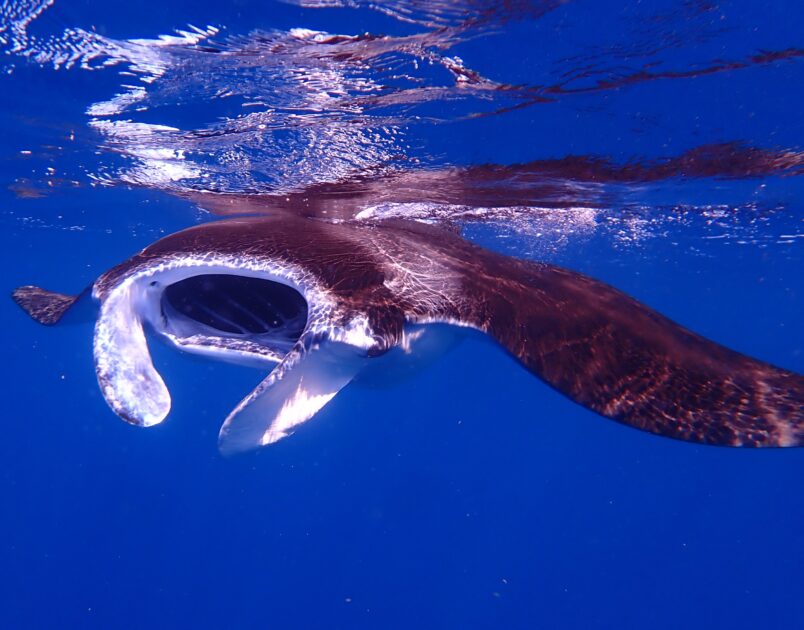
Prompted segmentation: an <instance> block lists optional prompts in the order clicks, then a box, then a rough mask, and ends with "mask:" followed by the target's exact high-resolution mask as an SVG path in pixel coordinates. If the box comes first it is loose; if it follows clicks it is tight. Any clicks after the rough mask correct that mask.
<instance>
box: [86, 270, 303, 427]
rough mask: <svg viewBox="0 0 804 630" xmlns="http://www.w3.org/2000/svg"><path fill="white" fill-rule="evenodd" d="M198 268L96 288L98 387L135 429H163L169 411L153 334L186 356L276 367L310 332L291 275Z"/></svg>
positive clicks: (146, 274) (140, 274)
mask: <svg viewBox="0 0 804 630" xmlns="http://www.w3.org/2000/svg"><path fill="white" fill-rule="evenodd" d="M193 262H194V261H191V260H188V259H185V260H182V259H177V260H174V261H172V264H157V265H150V266H149V267H147V268H146V269H144V270H139V271H137V272H135V273H132V274H130V275H124V276H123V277H122V278H120V279H119V281H118V282H117V283H116V285H114V286H112V287H109V288H106V286H105V285H106V283H108V282H109V278H108V277H105V276H104V277H101V279H100V280H99V281H98V283H96V290H95V294H96V297H99V299H100V301H101V308H100V314H99V317H98V321H97V324H96V327H95V339H94V344H93V345H94V354H95V362H96V367H97V374H98V381H99V383H100V385H101V389H102V391H103V394H104V396H105V398H106V400H107V401H108V403H109V405H110V406H111V407H112V409H114V411H115V412H116V413H117V414H118V415H120V417H122V418H124V419H125V420H126V421H128V422H130V423H132V424H136V425H141V426H150V425H153V424H157V423H159V422H161V421H162V420H163V419H164V418H165V416H166V415H167V413H168V411H169V410H170V396H169V394H168V391H167V388H166V387H165V385H164V383H163V381H162V378H161V377H160V375H159V374H158V372H157V371H156V370H155V368H154V366H153V363H152V362H151V357H150V353H149V351H148V345H147V343H146V334H145V333H146V332H149V333H151V334H153V335H155V336H158V337H160V338H162V339H164V340H166V341H168V342H169V343H170V344H172V345H174V346H175V347H177V348H179V349H181V350H184V351H187V352H192V353H196V354H201V355H205V356H208V357H210V358H214V359H220V360H223V361H229V362H235V363H239V364H248V365H255V366H259V367H266V366H267V367H269V368H272V367H274V366H275V365H276V364H278V363H280V362H281V361H282V359H283V358H284V357H285V356H286V355H287V354H288V353H289V352H290V351H291V349H292V348H293V346H294V345H295V344H296V342H297V341H298V340H299V338H300V337H301V335H302V333H303V332H304V330H305V328H306V326H307V323H308V305H307V300H306V299H305V297H304V296H303V295H302V293H301V292H300V291H299V288H298V287H297V286H294V285H293V284H292V283H290V282H289V281H288V279H287V278H286V277H283V276H282V275H277V274H271V273H270V271H267V270H266V271H264V272H262V273H260V272H255V271H251V270H244V269H243V268H239V267H233V266H228V265H226V264H221V263H218V264H211V265H203V264H202V265H198V264H193ZM182 263H185V264H182Z"/></svg>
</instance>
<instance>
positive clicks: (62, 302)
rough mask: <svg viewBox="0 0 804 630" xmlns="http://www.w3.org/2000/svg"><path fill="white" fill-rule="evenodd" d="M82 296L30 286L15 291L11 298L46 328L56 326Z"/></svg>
mask: <svg viewBox="0 0 804 630" xmlns="http://www.w3.org/2000/svg"><path fill="white" fill-rule="evenodd" d="M82 295H83V294H79V295H64V294H63V293H56V292H55V291H48V290H47V289H43V288H41V287H36V286H31V285H28V286H24V287H19V288H17V289H15V290H14V291H13V293H12V294H11V297H12V298H13V299H14V301H15V302H16V303H17V304H18V305H19V306H20V308H22V309H23V310H24V311H25V312H26V313H28V315H30V316H31V318H32V319H34V320H36V321H37V322H39V323H40V324H44V325H45V326H54V325H56V324H58V323H59V321H60V320H61V319H62V317H64V315H65V314H66V313H67V311H68V310H70V309H71V308H72V307H73V305H74V304H75V303H76V302H77V301H78V300H79V299H80V298H81V297H82Z"/></svg>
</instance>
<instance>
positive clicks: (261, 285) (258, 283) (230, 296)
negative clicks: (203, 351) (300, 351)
mask: <svg viewBox="0 0 804 630" xmlns="http://www.w3.org/2000/svg"><path fill="white" fill-rule="evenodd" d="M162 300H163V306H164V305H165V303H166V305H168V306H169V307H170V308H169V309H167V310H170V311H172V312H174V313H178V314H180V315H182V316H184V317H186V318H189V319H191V320H193V321H195V322H198V323H200V324H203V325H204V326H207V327H209V328H212V329H214V330H216V331H219V332H221V333H226V334H228V335H248V336H252V335H263V334H281V335H282V336H283V337H287V338H290V339H294V340H295V339H298V338H299V336H301V333H302V331H303V330H304V326H305V324H306V323H307V302H306V301H305V299H304V297H302V295H301V294H300V293H299V292H298V291H296V290H295V289H293V288H291V287H289V286H287V285H284V284H281V283H279V282H273V281H271V280H266V279H264V278H254V277H250V276H236V275H230V274H204V275H198V276H192V277H190V278H185V279H184V280H180V281H179V282H176V283H174V284H171V285H169V286H167V287H165V290H164V293H163V296H162ZM163 310H166V309H164V308H163Z"/></svg>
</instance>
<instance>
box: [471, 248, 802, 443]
mask: <svg viewBox="0 0 804 630" xmlns="http://www.w3.org/2000/svg"><path fill="white" fill-rule="evenodd" d="M511 277H512V278H515V279H516V282H515V283H511V284H509V286H508V287H507V292H505V293H503V292H501V290H500V289H498V288H497V286H500V287H505V285H504V284H502V283H500V284H499V285H494V286H493V287H492V288H491V289H490V290H489V291H488V293H487V296H488V298H487V299H488V303H489V304H492V305H493V306H494V309H493V316H492V317H490V318H489V322H490V323H489V324H488V326H487V330H488V332H490V334H491V335H492V336H493V337H494V338H496V339H497V341H499V342H500V343H501V344H502V345H503V346H505V347H506V348H508V350H509V351H510V352H511V353H512V354H513V355H514V356H516V357H517V358H518V359H519V360H520V361H521V362H522V363H523V364H524V365H525V367H527V368H528V369H529V370H530V371H532V372H533V373H535V374H536V375H538V376H539V377H541V378H542V379H543V380H544V381H546V382H547V383H549V384H550V385H551V386H552V387H554V388H555V389H557V390H558V391H560V392H562V393H563V394H565V395H566V396H568V397H569V398H571V399H572V400H574V401H575V402H577V403H580V404H581V405H583V406H585V407H587V408H589V409H591V410H593V411H596V412H597V413H599V414H601V415H603V416H606V417H608V418H612V419H614V420H618V421H619V422H622V423H624V424H628V425H630V426H632V427H635V428H638V429H642V430H645V431H650V432H652V433H657V434H659V435H664V436H667V437H673V438H677V439H681V440H687V441H690V442H701V443H705V444H716V445H723V446H749V447H760V446H802V445H804V376H802V375H800V374H795V373H793V372H789V371H787V370H783V369H780V368H777V367H775V366H773V365H769V364H767V363H764V362H762V361H759V360H757V359H753V358H751V357H748V356H745V355H743V354H739V353H737V352H734V351H732V350H729V349H728V348H725V347H723V346H721V345H719V344H717V343H715V342H713V341H711V340H709V339H705V338H704V337H701V336H700V335H697V334H695V333H693V332H691V331H689V330H687V329H685V328H683V327H682V326H680V325H679V324H677V323H675V322H673V321H671V320H670V319H668V318H666V317H664V316H663V315H660V314H659V313H657V312H656V311H653V310H652V309H650V308H648V307H647V306H645V305H644V304H641V303H639V302H637V301H636V300H635V299H633V298H631V297H629V296H627V295H625V294H624V293H622V292H620V291H618V290H617V289H614V288H613V287H610V286H608V285H606V284H604V283H602V282H599V281H597V280H593V279H592V278H589V277H587V276H583V275H581V274H577V273H574V272H572V271H569V270H566V269H559V268H557V267H551V266H549V265H533V264H526V263H517V264H516V266H512V267H511ZM477 320H478V324H479V325H480V324H482V323H483V321H484V320H482V319H480V318H477Z"/></svg>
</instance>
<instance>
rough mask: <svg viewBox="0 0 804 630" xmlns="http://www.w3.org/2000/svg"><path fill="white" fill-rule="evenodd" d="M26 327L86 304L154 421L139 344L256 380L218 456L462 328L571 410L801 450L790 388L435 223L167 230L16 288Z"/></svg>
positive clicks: (295, 221) (797, 398)
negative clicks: (61, 278)
mask: <svg viewBox="0 0 804 630" xmlns="http://www.w3.org/2000/svg"><path fill="white" fill-rule="evenodd" d="M13 297H14V299H15V301H16V302H17V303H18V304H19V305H20V306H21V307H22V308H23V309H24V310H25V311H27V313H28V314H29V315H30V316H31V317H32V318H34V319H35V320H36V321H38V322H40V323H42V324H47V325H52V324H56V323H57V322H59V321H65V320H69V319H70V317H68V315H69V314H70V313H71V312H80V311H82V310H83V309H78V308H76V307H77V305H79V304H82V303H85V302H86V303H92V301H93V300H94V302H95V303H97V304H98V305H99V308H98V309H97V320H96V323H95V332H94V341H93V350H94V359H95V366H96V372H97V377H98V383H99V384H100V388H101V390H102V392H103V396H104V397H105V399H106V401H107V403H108V404H109V406H110V407H111V408H112V410H113V411H114V412H115V413H116V414H117V415H119V416H120V417H121V418H123V419H124V420H126V421H127V422H130V423H131V424H134V425H139V426H152V425H155V424H157V423H159V422H161V421H162V420H164V418H165V417H166V416H167V414H168V412H169V410H170V406H171V401H170V394H169V392H168V389H167V387H166V386H165V383H164V381H163V380H162V377H161V376H160V375H159V373H158V372H157V371H156V369H155V368H154V366H153V363H152V361H151V357H150V354H149V350H148V343H147V336H146V335H151V336H156V337H160V338H162V339H164V340H166V341H167V342H169V343H170V344H172V345H173V346H175V347H176V348H178V349H180V350H183V351H186V352H191V353H197V354H201V355H205V356H207V357H210V358H215V359H221V360H226V361H233V362H236V363H244V364H252V365H256V366H259V367H262V368H263V369H265V370H266V371H268V375H267V377H266V378H265V380H263V381H262V382H261V383H260V384H259V385H258V386H257V387H256V389H254V391H252V392H251V393H250V394H248V396H246V397H245V398H244V399H243V400H242V401H241V402H240V403H239V404H238V405H237V406H236V407H235V408H234V410H233V411H232V412H231V413H230V414H229V416H228V417H227V418H226V420H225V422H224V424H223V426H222V428H221V431H220V437H219V440H220V441H219V445H220V449H221V450H222V451H223V452H224V453H237V452H242V451H247V450H250V449H254V448H257V447H260V446H264V445H267V444H271V443H274V442H276V441H277V440H280V439H281V438H283V437H285V436H288V435H290V434H291V433H293V432H294V430H295V429H296V428H297V427H298V426H299V425H301V424H302V423H304V422H306V421H307V420H309V419H310V418H312V417H313V416H314V415H315V414H316V413H317V412H318V411H319V410H320V409H321V408H322V407H324V405H326V404H327V403H328V402H329V401H330V400H332V398H333V397H334V396H335V395H336V394H337V393H338V392H339V391H340V390H341V389H342V388H344V387H345V386H346V385H347V384H349V383H350V382H351V381H352V380H353V379H355V378H356V377H358V376H361V377H362V376H363V375H368V376H369V377H370V375H371V374H372V373H378V372H379V373H382V372H385V371H390V370H393V369H396V367H398V366H400V365H401V366H405V367H406V369H407V368H409V367H411V366H413V367H416V366H418V365H420V364H423V363H426V362H427V361H430V360H432V359H433V358H437V357H438V355H439V354H440V353H442V352H444V351H445V348H448V347H449V346H450V345H451V344H454V343H455V342H456V340H457V341H459V340H460V339H461V337H462V336H463V335H467V334H483V335H486V336H488V337H489V338H490V339H492V340H494V341H495V342H496V343H498V344H499V345H500V346H502V347H503V348H504V349H505V350H506V351H507V352H508V353H510V354H511V355H512V356H513V357H515V358H516V359H517V360H518V362H519V363H520V364H521V365H522V367H524V368H525V369H526V370H528V371H530V372H531V373H533V374H534V375H536V376H537V377H539V378H540V379H541V380H542V381H544V382H545V383H546V384H548V385H549V386H551V387H553V388H554V389H556V390H558V391H559V392H561V393H562V394H564V395H565V396H567V397H568V398H570V399H571V400H573V401H575V402H576V403H578V404H580V405H582V406H584V407H586V408H587V409H590V410H592V411H594V412H597V413H598V414H600V415H601V416H605V417H606V418H611V419H613V420H616V421H619V422H621V423H624V424H626V425H629V426H632V427H635V428H637V429H642V430H644V431H649V432H652V433H655V434H659V435H662V436H667V437H671V438H677V439H680V440H686V441H690V442H698V443H705V444H714V445H727V446H745V447H766V446H767V447H771V446H799V445H801V444H802V443H803V442H804V377H802V376H801V375H799V374H796V373H793V372H790V371H787V370H784V369H781V368H778V367H774V366H773V365H769V364H768V363H764V362H762V361H760V360H757V359H753V358H750V357H748V356H745V355H743V354H740V353H738V352H735V351H733V350H730V349H728V348H725V347H723V346H721V345H719V344H717V343H715V342H713V341H710V340H708V339H705V338H704V337H702V336H700V335H698V334H696V333H694V332H692V331H690V330H687V329H686V328H684V327H682V326H681V325H679V324H677V323H675V322H673V321H671V320H670V319H668V318H667V317H665V316H663V315H661V314H659V313H658V312H656V311H654V310H652V309H651V308H649V307H648V306H646V305H644V304H642V303H640V302H638V301H637V300H635V299H633V298H632V297H630V296H628V295H626V294H625V293H622V292H621V291H619V290H617V289H615V288H614V287H611V286H609V285H607V284H605V283H603V282H600V281H598V280H595V279H593V278H591V277H588V276H586V275H582V274H580V273H576V272H574V271H571V270H568V269H564V268H561V267H557V266H554V265H551V264H546V263H542V262H533V261H526V260H520V259H517V258H512V257H509V256H505V255H502V254H499V253H495V252H493V251H489V250H487V249H484V248H481V247H480V246H478V245H476V244H473V243H471V242H469V241H467V240H465V239H464V238H462V237H461V236H460V235H459V234H457V233H455V232H454V231H451V230H449V229H445V228H441V227H437V226H431V225H427V224H421V223H416V222H410V221H403V220H386V221H377V222H354V221H353V222H325V221H321V220H317V219H311V218H306V217H300V216H291V215H288V214H284V213H277V214H275V215H269V216H262V217H247V218H229V219H223V220H217V221H212V222H208V223H205V224H201V225H198V226H195V227H191V228H189V229H186V230H183V231H181V232H178V233H175V234H172V235H170V236H167V237H165V238H162V239H161V240H159V241H157V242H155V243H153V244H152V245H150V246H149V247H146V248H145V249H144V250H143V251H141V252H140V253H138V254H136V255H135V256H133V257H132V258H130V259H128V260H126V261H125V262H123V263H121V264H119V265H118V266H116V267H114V268H113V269H111V270H109V271H107V272H106V273H104V274H103V275H101V276H100V277H99V278H98V279H97V280H96V281H95V282H94V283H93V284H92V286H91V287H90V288H89V289H87V290H85V291H84V292H83V293H82V294H80V295H77V296H73V295H63V294H60V293H54V292H51V291H46V290H44V289H41V288H39V287H35V286H24V287H20V288H18V289H17V290H16V291H14V294H13Z"/></svg>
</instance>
